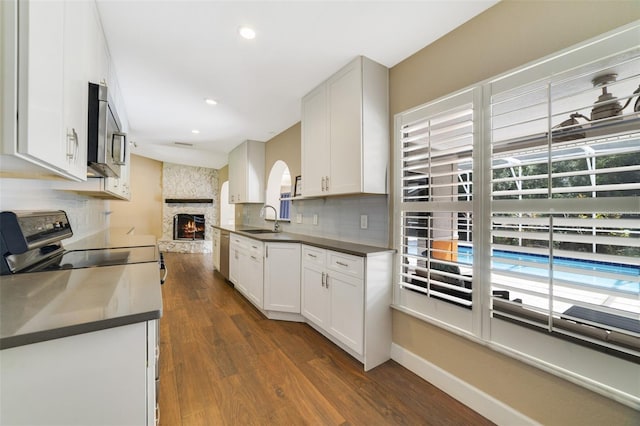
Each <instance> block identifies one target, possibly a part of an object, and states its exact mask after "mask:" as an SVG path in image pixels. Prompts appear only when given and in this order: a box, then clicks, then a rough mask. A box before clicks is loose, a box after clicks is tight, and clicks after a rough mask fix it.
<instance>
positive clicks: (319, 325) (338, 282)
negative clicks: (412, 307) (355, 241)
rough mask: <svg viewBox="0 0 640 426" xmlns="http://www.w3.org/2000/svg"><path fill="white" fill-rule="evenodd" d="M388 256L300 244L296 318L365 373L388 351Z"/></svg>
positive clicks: (389, 297) (386, 254) (389, 330)
mask: <svg viewBox="0 0 640 426" xmlns="http://www.w3.org/2000/svg"><path fill="white" fill-rule="evenodd" d="M391 269H392V254H391V252H379V253H372V254H369V255H367V256H366V257H359V256H352V255H349V254H345V253H341V252H336V251H333V250H325V249H320V248H317V247H311V246H307V245H302V307H301V312H302V315H303V316H304V317H305V318H306V319H307V322H308V323H309V324H310V325H311V326H313V327H314V328H315V329H317V330H318V331H320V332H321V333H322V334H324V335H325V336H326V337H328V338H329V339H330V340H332V341H333V342H334V343H336V344H337V345H338V346H340V347H341V348H342V349H344V350H345V351H347V352H348V353H350V354H351V355H352V356H354V357H355V358H356V359H358V360H359V361H361V362H362V363H363V364H364V368H365V371H367V370H370V369H372V368H374V367H376V366H378V365H380V364H382V363H383V362H385V361H387V360H388V359H389V358H390V353H391Z"/></svg>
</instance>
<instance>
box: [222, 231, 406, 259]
mask: <svg viewBox="0 0 640 426" xmlns="http://www.w3.org/2000/svg"><path fill="white" fill-rule="evenodd" d="M214 227H215V228H218V229H221V230H225V231H229V232H234V233H236V234H239V235H242V236H244V237H249V238H253V239H254V240H258V241H262V242H265V243H272V242H274V243H302V244H307V245H310V246H314V247H319V248H323V249H328V250H335V251H339V252H342V253H347V254H351V255H354V256H360V257H366V256H369V255H371V254H375V253H382V252H393V251H394V250H393V249H390V248H386V247H376V246H369V245H364V244H357V243H350V242H345V241H338V240H331V239H328V238H320V237H314V236H311V235H303V234H291V233H289V232H278V233H265V234H251V233H249V232H246V231H247V230H252V229H259V228H252V227H249V226H230V225H227V226H217V225H214Z"/></svg>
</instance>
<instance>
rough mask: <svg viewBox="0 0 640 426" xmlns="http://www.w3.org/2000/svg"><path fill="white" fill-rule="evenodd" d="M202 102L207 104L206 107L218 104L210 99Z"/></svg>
mask: <svg viewBox="0 0 640 426" xmlns="http://www.w3.org/2000/svg"><path fill="white" fill-rule="evenodd" d="M204 101H205V102H206V103H207V105H218V102H216V101H215V100H213V99H211V98H206V99H205V100H204Z"/></svg>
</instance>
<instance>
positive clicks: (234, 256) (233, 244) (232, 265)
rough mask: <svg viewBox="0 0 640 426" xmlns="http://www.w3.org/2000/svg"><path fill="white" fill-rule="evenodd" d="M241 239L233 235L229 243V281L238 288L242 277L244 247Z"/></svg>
mask: <svg viewBox="0 0 640 426" xmlns="http://www.w3.org/2000/svg"><path fill="white" fill-rule="evenodd" d="M240 241H241V240H240V238H239V237H238V236H237V235H235V234H231V237H230V241H229V281H231V282H232V283H233V284H235V285H236V286H239V285H240V281H239V279H238V278H239V276H240V268H241V266H240V261H241V256H242V253H241V251H242V247H241V242H240Z"/></svg>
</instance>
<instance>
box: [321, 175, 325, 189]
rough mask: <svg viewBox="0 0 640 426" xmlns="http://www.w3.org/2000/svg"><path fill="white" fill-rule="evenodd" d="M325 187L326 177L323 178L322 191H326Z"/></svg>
mask: <svg viewBox="0 0 640 426" xmlns="http://www.w3.org/2000/svg"><path fill="white" fill-rule="evenodd" d="M324 187H325V177H324V176H322V191H324Z"/></svg>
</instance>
